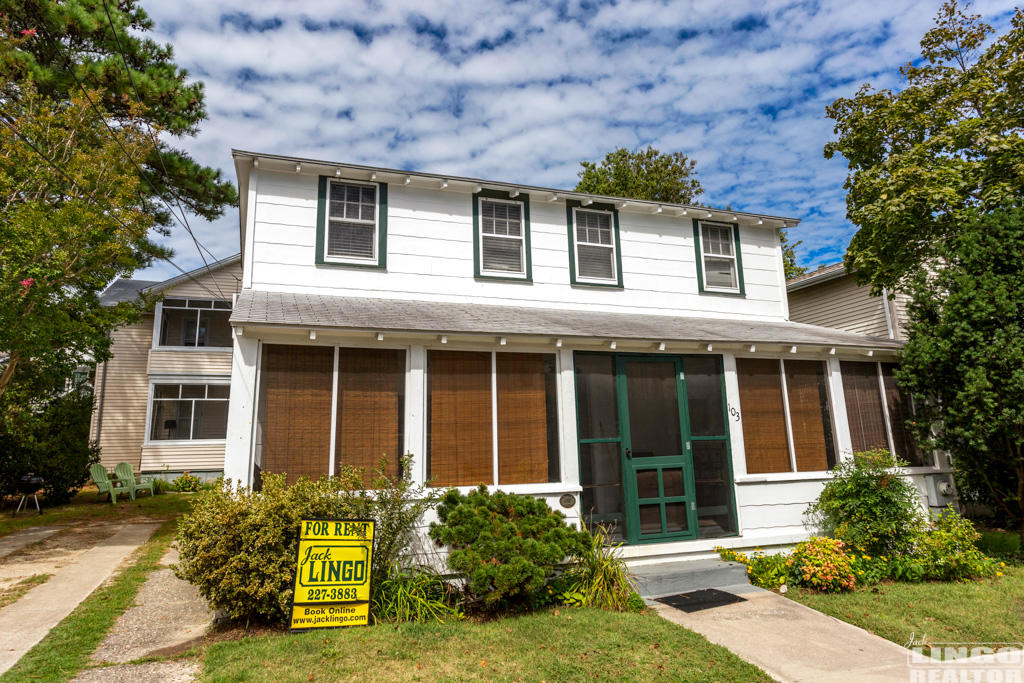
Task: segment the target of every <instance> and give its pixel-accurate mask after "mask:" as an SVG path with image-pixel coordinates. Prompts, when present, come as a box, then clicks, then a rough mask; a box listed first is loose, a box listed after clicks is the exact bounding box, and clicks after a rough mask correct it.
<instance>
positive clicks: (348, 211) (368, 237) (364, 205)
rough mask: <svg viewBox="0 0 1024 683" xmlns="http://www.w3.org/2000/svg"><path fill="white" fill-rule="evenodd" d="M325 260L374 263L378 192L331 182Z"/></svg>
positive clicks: (367, 186)
mask: <svg viewBox="0 0 1024 683" xmlns="http://www.w3.org/2000/svg"><path fill="white" fill-rule="evenodd" d="M327 219H328V220H327V256H333V257H339V258H351V259H373V258H375V257H376V243H377V239H376V238H377V188H376V187H375V186H373V185H357V184H353V183H339V182H335V181H331V183H330V196H329V201H328V212H327Z"/></svg>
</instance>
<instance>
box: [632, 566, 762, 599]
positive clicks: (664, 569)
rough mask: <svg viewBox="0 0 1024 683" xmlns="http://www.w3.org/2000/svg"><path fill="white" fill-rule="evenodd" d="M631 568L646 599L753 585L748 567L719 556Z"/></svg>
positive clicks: (641, 593)
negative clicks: (725, 560) (749, 578)
mask: <svg viewBox="0 0 1024 683" xmlns="http://www.w3.org/2000/svg"><path fill="white" fill-rule="evenodd" d="M632 570H633V577H634V578H635V579H636V583H637V588H638V590H639V591H640V595H642V596H643V597H645V598H657V597H661V596H663V595H675V594H677V593H687V592H689V591H695V590H701V589H703V588H725V587H726V586H728V587H732V588H734V587H737V586H749V585H750V581H749V580H748V579H747V568H746V567H745V566H743V565H742V564H738V563H736V562H723V561H721V560H717V559H710V560H682V561H679V562H662V563H657V564H645V565H640V566H638V567H633V568H632Z"/></svg>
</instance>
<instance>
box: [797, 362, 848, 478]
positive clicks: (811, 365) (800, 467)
mask: <svg viewBox="0 0 1024 683" xmlns="http://www.w3.org/2000/svg"><path fill="white" fill-rule="evenodd" d="M785 367H786V391H787V393H788V398H789V419H790V426H791V429H792V432H793V454H794V455H795V456H796V469H797V471H799V472H820V471H823V470H827V469H830V468H832V466H833V465H835V464H836V446H835V440H834V439H833V437H832V415H831V411H830V409H829V400H828V383H827V379H826V374H825V363H823V362H822V361H816V360H786V361H785Z"/></svg>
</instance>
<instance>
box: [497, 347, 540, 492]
mask: <svg viewBox="0 0 1024 683" xmlns="http://www.w3.org/2000/svg"><path fill="white" fill-rule="evenodd" d="M496 363H497V388H498V483H499V484H535V483H537V482H545V481H547V480H548V414H547V392H546V385H547V383H546V381H545V379H546V378H545V374H544V356H543V355H541V354H539V353H499V354H497V360H496Z"/></svg>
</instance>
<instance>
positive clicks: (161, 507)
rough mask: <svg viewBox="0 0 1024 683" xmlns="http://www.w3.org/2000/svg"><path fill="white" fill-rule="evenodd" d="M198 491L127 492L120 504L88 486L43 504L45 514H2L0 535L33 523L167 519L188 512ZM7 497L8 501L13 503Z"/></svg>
mask: <svg viewBox="0 0 1024 683" xmlns="http://www.w3.org/2000/svg"><path fill="white" fill-rule="evenodd" d="M195 495H196V494H180V493H167V494H164V495H160V496H151V495H149V493H143V494H139V495H138V496H137V497H136V498H135V502H134V503H133V502H131V501H129V500H128V497H127V496H125V495H121V496H118V498H117V504H116V505H111V504H110V498H109V496H105V497H104V498H102V499H101V498H99V497H98V496H97V495H96V487H94V486H89V487H86V488H84V489H82V490H81V491H79V493H78V495H76V496H75V497H74V498H72V499H71V502H69V503H66V504H65V505H58V506H56V507H46V506H44V507H43V514H41V515H40V514H36V510H35V506H33V507H32V512H30V513H28V514H26V513H25V511H24V510H22V512H20V513H19V514H18V516H17V517H11V516H10V514H6V515H0V536H4V535H6V534H9V533H11V532H12V531H18V530H19V529H27V528H29V527H33V526H45V525H61V526H62V525H67V524H78V523H82V522H91V521H97V522H118V521H128V520H131V521H135V522H139V521H146V520H144V519H141V518H149V519H152V520H166V519H171V518H173V517H177V516H178V515H180V514H182V513H184V512H188V510H189V503H190V501H192V500H193V499H194V497H195ZM11 500H15V502H16V500H17V499H11V498H8V499H7V501H6V502H8V503H10V502H11Z"/></svg>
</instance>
